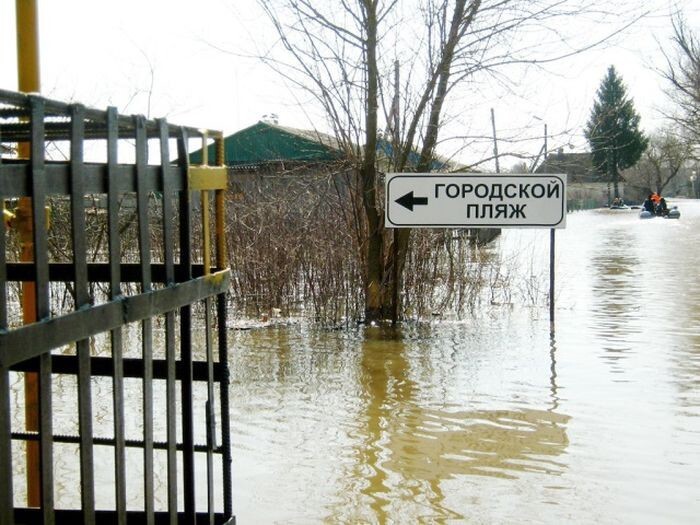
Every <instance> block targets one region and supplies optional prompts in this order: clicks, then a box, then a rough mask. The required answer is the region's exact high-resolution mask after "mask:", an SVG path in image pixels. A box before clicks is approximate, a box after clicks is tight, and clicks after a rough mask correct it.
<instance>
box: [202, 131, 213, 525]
mask: <svg viewBox="0 0 700 525" xmlns="http://www.w3.org/2000/svg"><path fill="white" fill-rule="evenodd" d="M208 139H209V137H208V135H207V133H204V135H203V136H202V163H203V164H204V165H205V166H206V165H208V164H209V158H208V152H209V147H208V144H207V142H208ZM200 195H201V202H202V263H203V265H204V275H209V274H210V273H211V228H210V217H209V192H208V191H206V190H204V191H201V192H200ZM204 336H205V345H206V355H207V402H206V406H205V413H206V425H207V432H206V435H207V512H208V514H209V524H210V525H214V447H215V446H216V445H215V443H214V441H215V439H214V437H215V435H216V432H215V429H214V421H215V417H214V355H213V345H212V334H211V298H210V297H207V298H206V299H205V300H204Z"/></svg>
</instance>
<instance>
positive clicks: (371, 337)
mask: <svg viewBox="0 0 700 525" xmlns="http://www.w3.org/2000/svg"><path fill="white" fill-rule="evenodd" d="M678 204H679V205H680V209H681V212H682V217H681V219H680V220H678V221H673V220H664V219H653V220H648V221H642V220H639V219H638V218H637V212H636V211H627V212H625V211H621V212H611V211H602V210H597V211H587V212H578V213H574V214H571V215H569V217H568V224H567V228H566V229H565V230H558V231H557V234H556V241H557V242H556V250H557V262H556V279H557V280H556V324H555V331H554V333H551V332H550V323H549V311H548V308H547V307H546V306H542V301H540V302H539V303H540V306H536V307H534V306H526V305H522V304H520V305H519V304H512V305H503V304H500V305H493V306H492V305H488V306H485V307H484V308H483V309H482V310H480V311H479V312H478V313H477V314H475V315H474V316H473V317H471V316H470V317H467V318H465V319H461V320H455V319H452V320H449V319H444V318H440V319H436V320H433V321H431V322H430V323H424V324H418V325H411V326H407V327H404V328H403V329H402V330H401V332H400V333H399V334H398V335H399V337H398V338H396V337H391V335H392V334H390V333H387V332H386V331H384V330H382V329H380V328H362V329H357V330H343V331H329V330H320V329H312V328H309V327H308V326H302V325H292V326H281V327H273V328H266V329H259V330H250V331H232V333H231V338H230V343H231V344H230V347H231V349H232V350H231V352H232V357H231V360H232V379H233V384H232V388H231V399H232V403H231V405H232V412H233V413H232V432H233V443H234V444H233V447H234V449H233V457H234V465H233V468H234V498H235V499H234V510H235V513H236V515H237V518H238V523H241V524H247V523H256V524H258V523H284V524H294V523H298V524H307V523H446V522H453V523H454V522H464V523H478V524H490V523H497V524H501V523H557V524H559V523H635V524H638V523H654V524H657V523H698V516H700V301H699V300H700V272H699V271H698V265H699V264H700V203H698V202H694V201H678ZM500 242H501V246H500V247H499V248H498V249H499V250H502V251H503V252H504V253H509V254H511V255H513V254H514V255H515V256H516V257H517V256H521V257H523V259H524V260H523V261H522V264H521V265H520V267H521V268H528V271H530V272H534V273H533V275H540V276H541V275H546V269H547V264H548V261H547V257H548V250H549V232H548V231H531V230H527V231H526V230H510V231H506V232H505V233H504V235H503V238H502V240H501V241H500ZM533 268H534V270H533ZM538 286H539V287H541V288H542V289H543V290H546V289H547V287H548V283H547V282H546V277H545V282H543V283H540V284H539V285H538Z"/></svg>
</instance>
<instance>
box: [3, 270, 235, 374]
mask: <svg viewBox="0 0 700 525" xmlns="http://www.w3.org/2000/svg"><path fill="white" fill-rule="evenodd" d="M229 283H230V271H229V270H222V271H219V272H216V273H213V274H210V275H206V276H203V277H199V278H196V279H192V280H191V281H186V282H184V283H180V284H177V285H175V286H169V287H167V288H163V289H161V290H154V291H150V292H146V293H142V294H139V295H133V296H129V297H122V298H120V299H117V300H114V301H111V302H109V303H105V304H100V305H97V306H92V307H90V308H88V309H85V310H76V311H75V312H71V313H69V314H66V315H63V316H61V317H54V318H50V319H45V320H42V321H39V322H36V323H33V324H30V325H25V326H22V327H20V328H16V329H14V330H11V331H9V332H8V331H4V330H3V331H0V366H4V367H10V366H12V365H14V364H17V363H20V362H22V361H25V360H27V359H32V358H34V357H39V356H40V355H42V354H44V353H46V352H48V351H50V350H52V349H54V348H58V347H60V346H63V345H66V344H69V343H72V342H73V341H80V340H83V339H87V338H89V337H93V336H95V335H98V334H101V333H104V332H108V331H109V330H113V329H115V328H118V327H120V326H122V325H124V324H126V323H133V322H137V321H142V320H144V319H148V318H150V317H153V316H156V315H163V314H164V313H166V312H171V311H173V310H176V309H177V308H180V307H182V306H185V305H188V304H192V303H195V302H197V301H201V300H203V299H205V298H206V297H211V296H212V295H217V294H220V293H224V292H226V290H227V289H228V286H229Z"/></svg>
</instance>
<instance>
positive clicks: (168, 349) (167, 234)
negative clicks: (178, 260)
mask: <svg viewBox="0 0 700 525" xmlns="http://www.w3.org/2000/svg"><path fill="white" fill-rule="evenodd" d="M158 128H159V136H160V169H161V181H162V185H163V262H164V263H165V283H166V286H171V285H172V284H173V283H174V282H175V265H174V262H173V223H172V221H171V218H172V217H173V213H174V210H173V200H172V199H173V190H172V187H173V180H172V174H171V173H170V172H169V169H168V168H169V165H170V149H169V147H168V140H169V139H170V137H169V133H168V131H169V130H168V123H167V122H166V121H165V119H161V120H159V121H158ZM175 357H176V356H175V312H174V311H171V312H168V313H166V314H165V361H166V379H165V392H166V434H167V446H168V450H167V454H168V518H169V521H170V524H171V525H175V524H176V523H177V414H176V404H175V403H176V389H175V386H176V362H175Z"/></svg>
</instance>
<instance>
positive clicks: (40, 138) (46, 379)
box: [30, 96, 54, 525]
mask: <svg viewBox="0 0 700 525" xmlns="http://www.w3.org/2000/svg"><path fill="white" fill-rule="evenodd" d="M30 107H31V134H32V138H31V160H30V165H31V188H32V220H33V223H34V268H35V282H36V314H37V315H36V317H37V320H42V319H46V318H48V317H49V314H50V305H49V256H48V234H47V231H46V229H47V224H46V208H45V206H46V172H45V170H44V140H45V136H44V101H43V99H41V98H40V97H36V96H32V97H30ZM39 457H40V465H41V508H42V517H43V522H44V524H45V525H50V524H53V523H54V493H53V489H54V487H53V485H54V483H53V424H52V406H51V353H50V352H47V353H45V354H42V356H41V357H40V358H39Z"/></svg>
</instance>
